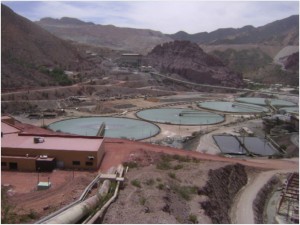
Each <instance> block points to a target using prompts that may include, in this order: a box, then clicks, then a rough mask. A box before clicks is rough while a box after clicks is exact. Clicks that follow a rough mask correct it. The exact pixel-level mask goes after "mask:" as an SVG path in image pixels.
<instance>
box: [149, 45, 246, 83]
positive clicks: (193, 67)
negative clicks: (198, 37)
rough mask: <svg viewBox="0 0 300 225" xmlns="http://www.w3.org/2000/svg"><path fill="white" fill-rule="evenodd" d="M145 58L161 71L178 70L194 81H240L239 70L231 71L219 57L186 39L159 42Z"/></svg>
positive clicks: (173, 71) (180, 73) (171, 71)
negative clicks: (160, 43)
mask: <svg viewBox="0 0 300 225" xmlns="http://www.w3.org/2000/svg"><path fill="white" fill-rule="evenodd" d="M147 59H148V63H149V64H150V65H152V66H153V67H155V68H156V69H158V70H160V71H162V72H164V73H177V74H179V75H180V76H182V77H184V78H186V79H188V80H190V81H193V82H197V83H205V84H217V85H223V86H232V87H240V86H242V85H243V82H242V76H241V75H240V74H237V73H235V72H233V71H231V70H230V69H228V68H227V67H226V66H225V65H224V64H223V62H221V61H220V60H219V59H218V58H216V57H214V56H212V55H209V54H207V53H205V52H204V51H203V50H202V49H201V48H200V47H199V46H198V45H197V44H195V43H191V42H189V41H174V42H169V43H165V44H163V45H158V46H156V47H155V48H154V49H153V50H152V51H151V52H150V53H149V54H148V56H147Z"/></svg>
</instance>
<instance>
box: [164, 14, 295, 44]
mask: <svg viewBox="0 0 300 225" xmlns="http://www.w3.org/2000/svg"><path fill="white" fill-rule="evenodd" d="M169 37H170V38H172V39H174V40H189V41H193V42H196V43H198V44H218V45H219V44H258V43H259V44H265V45H298V44H299V15H294V16H290V17H288V18H285V19H282V20H277V21H275V22H272V23H269V24H266V25H264V26H260V27H257V28H255V27H253V26H245V27H242V28H238V29H233V28H225V29H218V30H216V31H213V32H210V33H207V32H201V33H196V34H188V33H185V32H183V31H180V32H178V33H175V34H171V35H169Z"/></svg>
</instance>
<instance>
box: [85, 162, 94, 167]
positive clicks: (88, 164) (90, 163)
mask: <svg viewBox="0 0 300 225" xmlns="http://www.w3.org/2000/svg"><path fill="white" fill-rule="evenodd" d="M85 165H86V166H92V165H93V162H85Z"/></svg>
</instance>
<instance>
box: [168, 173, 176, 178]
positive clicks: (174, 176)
mask: <svg viewBox="0 0 300 225" xmlns="http://www.w3.org/2000/svg"><path fill="white" fill-rule="evenodd" d="M168 176H169V177H171V178H172V179H176V174H175V173H168Z"/></svg>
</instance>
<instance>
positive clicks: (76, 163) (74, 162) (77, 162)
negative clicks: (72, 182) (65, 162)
mask: <svg viewBox="0 0 300 225" xmlns="http://www.w3.org/2000/svg"><path fill="white" fill-rule="evenodd" d="M72 164H73V166H80V161H73V162H72Z"/></svg>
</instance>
